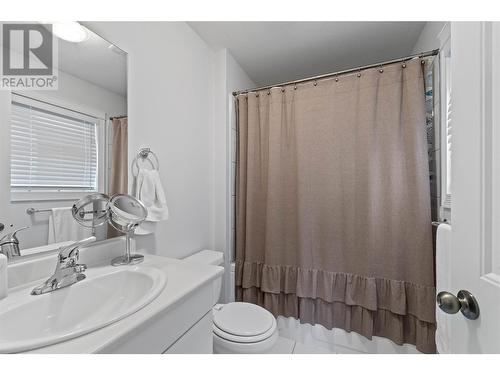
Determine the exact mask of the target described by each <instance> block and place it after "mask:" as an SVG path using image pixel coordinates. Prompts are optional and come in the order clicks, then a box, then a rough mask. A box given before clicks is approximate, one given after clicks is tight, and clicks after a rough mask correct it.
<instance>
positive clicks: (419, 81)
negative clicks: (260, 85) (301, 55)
mask: <svg viewBox="0 0 500 375" xmlns="http://www.w3.org/2000/svg"><path fill="white" fill-rule="evenodd" d="M237 111H238V126H239V128H238V129H239V135H238V137H239V141H238V166H237V207H236V215H237V216H236V266H237V267H236V285H237V287H236V295H237V299H238V300H240V301H247V302H252V303H257V304H259V305H261V306H264V307H265V308H267V309H268V310H270V311H271V312H272V313H273V314H275V315H283V316H287V317H288V316H292V317H296V318H299V319H300V320H301V322H304V323H311V324H321V325H323V326H325V327H326V328H333V327H338V328H343V329H345V330H346V331H355V332H358V333H360V334H362V335H364V336H365V337H368V338H371V337H372V336H373V335H376V336H383V337H387V338H389V339H391V340H393V341H394V342H396V343H398V344H403V343H412V344H416V346H417V348H418V349H419V350H421V351H423V352H427V353H434V352H435V344H434V332H435V316H434V312H435V310H434V309H435V307H434V298H435V288H434V279H433V253H432V242H431V241H432V239H431V214H430V195H429V175H428V160H427V146H426V131H425V107H424V81H423V75H422V66H421V61H420V60H418V59H416V60H412V61H409V62H407V63H406V64H403V63H397V64H392V65H389V66H385V67H383V69H370V70H365V71H362V72H360V74H357V73H355V74H350V75H344V76H339V77H338V78H337V79H325V80H319V81H317V82H311V83H306V84H302V85H297V86H296V87H294V86H293V85H292V86H285V87H283V88H281V87H278V88H273V89H271V90H270V91H267V90H266V91H260V92H253V93H248V94H246V95H239V96H238V97H237Z"/></svg>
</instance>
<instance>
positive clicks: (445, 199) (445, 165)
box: [439, 22, 452, 210]
mask: <svg viewBox="0 0 500 375" xmlns="http://www.w3.org/2000/svg"><path fill="white" fill-rule="evenodd" d="M439 40H440V45H441V47H440V52H439V82H440V84H439V85H440V87H439V88H440V90H439V92H440V101H439V106H440V112H441V114H440V128H441V129H440V130H441V132H440V135H441V137H440V138H441V144H440V150H441V151H440V154H441V207H442V208H443V209H445V210H450V209H451V193H452V192H451V191H450V190H449V189H448V185H449V183H450V181H449V179H450V178H449V172H450V157H449V154H448V147H449V145H450V144H451V141H450V143H449V141H448V137H449V136H450V134H449V130H450V129H449V126H448V124H449V120H450V118H449V116H448V115H449V112H448V110H449V108H448V100H449V99H451V98H449V97H448V87H449V86H450V85H451V79H450V78H451V74H450V73H451V72H450V70H451V66H450V65H448V64H446V61H447V60H448V61H449V60H450V56H451V32H450V24H449V22H448V23H447V24H446V25H445V27H444V28H443V30H442V31H441V33H440V34H439ZM450 91H451V90H450Z"/></svg>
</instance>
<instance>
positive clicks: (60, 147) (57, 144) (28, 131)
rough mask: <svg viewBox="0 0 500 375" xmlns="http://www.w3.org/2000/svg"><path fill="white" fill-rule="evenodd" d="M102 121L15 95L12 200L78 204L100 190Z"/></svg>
mask: <svg viewBox="0 0 500 375" xmlns="http://www.w3.org/2000/svg"><path fill="white" fill-rule="evenodd" d="M98 125H99V119H97V118H95V117H92V116H89V115H85V114H82V113H80V112H76V111H72V110H69V109H66V108H62V107H59V106H56V105H52V104H48V103H45V102H42V101H39V100H34V99H31V98H27V97H25V96H21V95H16V94H13V96H12V107H11V130H10V131H11V150H10V171H11V179H10V186H11V199H12V200H24V199H29V200H33V199H42V200H43V199H65V198H67V199H75V198H78V197H80V196H81V195H83V193H85V194H87V193H88V192H95V191H98V190H99V180H100V178H99V143H100V142H99V138H100V136H99V134H100V133H101V130H100V129H99V128H100V127H99V126H98Z"/></svg>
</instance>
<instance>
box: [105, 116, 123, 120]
mask: <svg viewBox="0 0 500 375" xmlns="http://www.w3.org/2000/svg"><path fill="white" fill-rule="evenodd" d="M125 117H127V115H120V116H112V117H110V118H109V119H110V120H113V119H120V118H125Z"/></svg>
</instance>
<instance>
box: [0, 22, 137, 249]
mask: <svg viewBox="0 0 500 375" xmlns="http://www.w3.org/2000/svg"><path fill="white" fill-rule="evenodd" d="M18 24H19V23H8V22H0V27H1V29H0V31H1V32H2V33H3V34H5V33H6V32H9V29H12V28H16V27H17V26H16V25H18ZM22 24H23V25H27V26H26V27H28V28H34V30H35V32H34V33H32V34H36V33H39V35H42V36H44V35H45V34H47V33H48V35H50V37H51V40H52V43H53V45H52V46H53V48H52V50H51V51H52V52H53V57H54V58H53V60H52V61H51V62H50V64H51V66H52V67H53V71H52V75H51V77H55V78H56V79H55V80H54V82H55V87H19V86H16V87H12V88H11V89H4V88H2V89H1V90H0V108H1V110H0V173H1V174H0V175H1V176H2V179H0V184H1V185H2V186H1V187H0V223H2V224H3V225H4V226H5V227H4V229H3V231H1V232H0V237H2V236H4V235H6V234H8V233H10V232H13V231H14V230H16V229H18V228H21V227H24V226H28V227H29V228H28V229H26V230H23V231H22V232H20V233H18V239H19V249H20V253H21V256H23V255H28V254H32V253H37V252H42V251H48V250H53V249H55V248H57V247H59V245H60V244H61V243H63V242H67V241H74V240H78V239H81V238H85V237H88V236H90V235H92V234H93V233H89V231H90V232H92V227H94V228H95V230H94V232H95V236H96V237H97V240H103V239H106V238H108V237H112V236H116V235H120V234H121V233H118V232H116V231H115V230H114V229H113V228H111V227H110V226H109V225H107V224H106V225H103V224H104V223H105V222H107V221H106V220H105V218H104V217H103V216H102V215H101V214H102V212H99V211H100V210H102V209H103V207H102V204H103V202H104V201H106V202H107V201H108V196H112V195H114V194H120V193H121V194H126V193H127V191H126V189H127V186H128V184H127V180H128V176H127V172H121V171H127V170H129V169H130V168H128V166H125V167H124V168H123V166H122V165H121V163H122V162H123V158H122V156H123V154H124V153H125V154H126V150H127V142H128V140H127V137H126V134H127V131H126V130H127V129H126V127H127V126H128V123H127V117H126V115H127V53H126V52H125V51H123V50H122V49H120V48H119V47H117V46H116V45H114V44H113V43H112V42H110V41H107V40H106V39H104V38H102V37H101V36H99V35H97V34H96V33H94V32H92V31H91V30H89V29H88V28H87V27H85V26H84V25H82V24H79V23H76V22H69V23H68V22H56V23H53V24H43V25H42V24H40V23H38V22H23V23H22ZM68 24H71V25H68ZM12 25H14V26H12ZM67 27H69V29H71V30H73V31H76V30H77V31H78V33H73V34H72V35H73V36H75V38H70V37H69V35H68V34H65V28H67ZM69 29H68V30H69ZM18 31H19V30H18ZM21 32H22V31H21ZM12 35H14V36H15V34H12ZM16 35H17V34H16ZM30 35H31V34H30ZM14 36H13V37H11V38H10V39H9V43H8V45H1V47H2V48H1V50H0V52H1V54H2V56H3V57H5V56H8V57H9V58H10V59H11V60H10V61H11V65H12V66H13V67H16V66H23V65H22V64H21V65H20V63H19V61H22V60H21V59H22V58H24V57H23V56H24V55H23V53H22V52H23V43H22V39H23V38H17V39H16V38H15V37H14ZM70 39H71V40H70ZM2 40H6V39H5V38H3V39H0V43H2ZM43 40H45V39H43ZM49 55H50V54H49ZM37 56H38V55H37ZM37 59H38V60H39V61H38V60H37V61H35V63H36V64H35V65H36V66H40V67H41V66H42V65H44V63H45V62H46V61H45V60H44V56H43V55H41V54H39V56H38V57H37ZM30 64H31V62H30ZM0 74H3V72H0ZM124 150H125V151H124ZM9 176H10V177H9ZM89 195H90V196H92V197H93V198H92V199H93V202H85V201H80V200H81V199H82V198H84V197H87V196H89ZM99 198H100V200H99ZM96 200H97V201H100V203H96ZM125 203H126V202H125V201H124V202H122V200H121V199H118V200H117V201H116V206H117V207H119V206H122V204H125ZM75 207H76V208H75ZM124 208H127V209H130V208H131V207H124ZM74 210H76V212H75V214H76V216H75V217H76V218H77V219H78V222H77V221H76V220H74V219H73V212H74ZM123 211H124V212H127V210H123ZM82 213H83V214H82ZM80 215H82V216H80ZM61 223H64V224H68V223H71V225H62V224H61ZM80 224H82V225H83V226H82V225H80Z"/></svg>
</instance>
